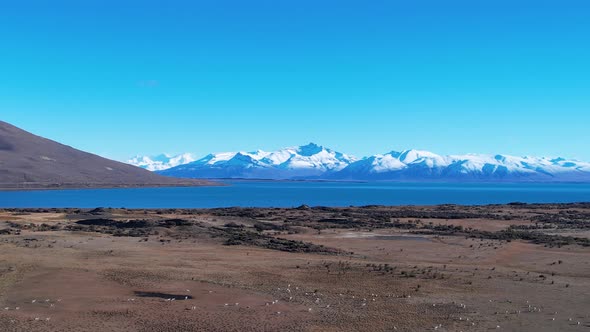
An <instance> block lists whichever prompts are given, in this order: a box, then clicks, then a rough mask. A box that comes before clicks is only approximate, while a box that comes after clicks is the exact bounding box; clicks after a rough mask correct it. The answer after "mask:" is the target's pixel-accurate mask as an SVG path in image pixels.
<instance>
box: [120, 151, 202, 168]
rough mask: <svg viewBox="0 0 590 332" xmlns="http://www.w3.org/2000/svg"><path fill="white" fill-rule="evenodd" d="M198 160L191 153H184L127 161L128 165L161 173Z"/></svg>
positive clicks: (140, 157) (141, 157)
mask: <svg viewBox="0 0 590 332" xmlns="http://www.w3.org/2000/svg"><path fill="white" fill-rule="evenodd" d="M195 160H196V158H195V157H194V156H193V155H192V154H190V153H183V154H179V155H176V156H171V155H168V154H160V155H157V156H153V157H148V156H135V157H133V158H131V159H129V160H128V161H127V163H128V164H131V165H134V166H138V167H141V168H145V169H147V170H149V171H161V170H165V169H168V168H172V167H175V166H178V165H184V164H188V163H190V162H193V161H195Z"/></svg>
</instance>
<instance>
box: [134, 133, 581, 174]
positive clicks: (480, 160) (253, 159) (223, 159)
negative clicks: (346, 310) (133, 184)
mask: <svg viewBox="0 0 590 332" xmlns="http://www.w3.org/2000/svg"><path fill="white" fill-rule="evenodd" d="M129 163H131V164H134V165H137V166H140V167H143V168H146V169H149V170H155V171H158V173H160V174H164V175H169V176H176V177H191V178H198V177H205V178H256V179H333V180H367V181H377V180H384V181H516V182H518V181H537V182H547V181H583V182H590V163H586V162H581V161H577V160H571V159H566V158H561V157H559V158H546V157H532V156H525V157H516V156H510V155H503V154H496V155H485V154H465V155H446V156H443V155H438V154H436V153H432V152H429V151H425V150H416V149H410V150H402V151H401V152H399V151H391V152H388V153H385V154H377V155H373V156H370V157H366V158H363V159H360V160H358V159H356V158H354V157H352V156H349V155H346V154H344V153H341V152H337V151H334V150H331V149H329V148H326V147H323V146H321V145H318V144H315V143H309V144H307V145H302V146H295V147H287V148H283V149H279V150H276V151H272V152H267V151H264V150H256V151H254V152H245V151H240V152H221V153H214V154H209V155H207V156H205V157H203V158H201V159H198V160H196V159H195V158H194V157H193V155H192V154H190V153H186V154H182V155H178V156H174V157H172V156H169V155H158V156H154V157H135V158H133V159H131V160H130V161H129Z"/></svg>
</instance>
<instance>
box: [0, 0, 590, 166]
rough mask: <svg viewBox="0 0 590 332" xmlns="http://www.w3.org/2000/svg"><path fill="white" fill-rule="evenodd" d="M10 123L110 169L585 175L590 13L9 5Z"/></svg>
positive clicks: (314, 3)
mask: <svg viewBox="0 0 590 332" xmlns="http://www.w3.org/2000/svg"><path fill="white" fill-rule="evenodd" d="M0 119H2V120H5V121H8V122H11V123H13V124H15V125H17V126H20V127H23V128H25V129H27V130H29V131H32V132H34V133H36V134H39V135H42V136H46V137H49V138H51V139H54V140H58V141H60V142H64V143H66V144H69V145H73V146H75V147H77V148H80V149H84V150H87V151H91V152H94V153H98V154H101V155H104V156H107V157H111V158H116V159H125V158H127V157H129V156H132V155H135V154H157V153H160V152H169V153H178V152H187V151H190V152H195V153H197V154H206V153H208V152H214V151H228V150H229V151H232V150H253V149H256V148H263V149H267V150H271V149H275V148H280V147H284V146H292V145H301V144H305V143H307V142H310V141H313V142H316V143H319V144H322V145H325V146H329V147H332V148H335V149H337V150H341V151H344V152H348V153H352V154H355V155H357V156H363V155H368V154H374V153H382V152H387V151H390V150H394V149H396V150H397V149H404V148H420V149H427V150H431V151H434V152H437V153H441V154H447V153H469V152H479V153H509V154H515V155H524V154H530V155H550V156H556V155H563V156H566V157H573V158H579V159H584V160H590V128H589V127H590V2H588V1H587V0H580V1H569V0H559V1H557V0H554V1H543V0H535V1H528V0H519V1H517V0H509V1H505V0H481V1H478V0H465V1H453V0H445V1H441V0H431V1H425V0H411V1H408V0H385V1H371V0H359V1H346V0H334V1H332V0H296V1H277V0H268V1H259V0H248V1H244V0H239V1H238V0H236V1H226V0H210V1H204V0H201V1H199V0H192V1H173V0H167V1H148V0H141V1H129V0H126V1H109V0H96V1H94V0H84V1H80V0H73V1H60V0H47V1H43V0H38V1H29V0H19V1H3V2H1V3H0Z"/></svg>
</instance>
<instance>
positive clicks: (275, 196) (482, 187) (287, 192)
mask: <svg viewBox="0 0 590 332" xmlns="http://www.w3.org/2000/svg"><path fill="white" fill-rule="evenodd" d="M225 183H227V184H228V186H223V187H192V188H140V189H83V190H45V191H4V192H0V207H80V208H94V207H125V208H209V207H227V206H242V207H244V206H252V207H294V206H299V205H301V204H307V205H310V206H318V205H322V206H350V205H355V206H359V205H371V204H378V205H431V204H445V203H452V204H466V205H474V204H495V203H510V202H526V203H551V202H560V203H566V202H590V184H564V183H551V184H523V183H519V184H472V183H470V184H448V183H338V182H271V181H266V182H265V181H227V182H225Z"/></svg>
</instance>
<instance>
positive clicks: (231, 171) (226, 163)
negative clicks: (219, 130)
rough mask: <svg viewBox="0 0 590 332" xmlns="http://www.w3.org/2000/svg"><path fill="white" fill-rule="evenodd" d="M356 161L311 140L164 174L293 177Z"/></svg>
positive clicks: (225, 155) (214, 157)
mask: <svg viewBox="0 0 590 332" xmlns="http://www.w3.org/2000/svg"><path fill="white" fill-rule="evenodd" d="M354 161H356V159H355V158H354V157H351V156H348V155H346V154H343V153H340V152H336V151H333V150H331V149H328V148H325V147H323V146H320V145H317V144H314V143H310V144H307V145H303V146H298V147H288V148H283V149H280V150H277V151H272V152H266V151H263V150H257V151H255V152H244V151H240V152H221V153H215V154H210V155H207V156H205V157H203V158H201V159H199V160H196V161H193V162H190V163H187V164H184V165H178V166H176V167H172V168H169V169H165V170H160V171H161V172H160V173H161V174H164V175H171V176H172V175H174V174H176V175H174V176H190V177H193V174H194V177H197V176H200V177H211V178H263V179H292V178H307V177H317V176H321V175H323V174H325V173H327V172H336V171H339V170H341V169H343V168H345V167H347V166H348V165H350V163H352V162H354Z"/></svg>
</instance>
